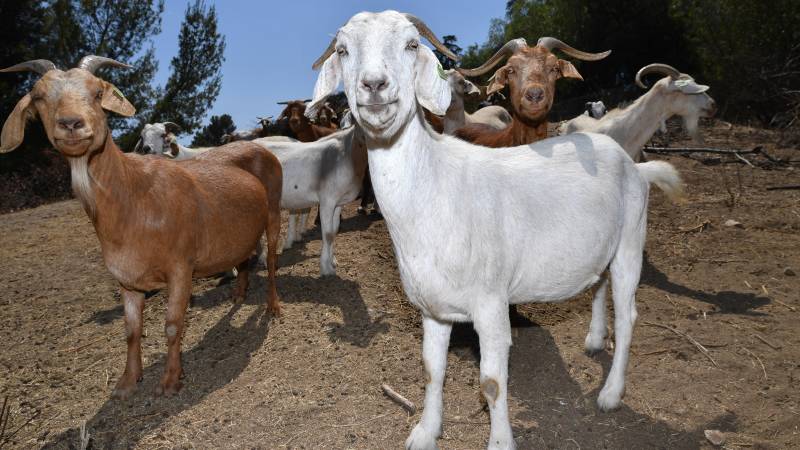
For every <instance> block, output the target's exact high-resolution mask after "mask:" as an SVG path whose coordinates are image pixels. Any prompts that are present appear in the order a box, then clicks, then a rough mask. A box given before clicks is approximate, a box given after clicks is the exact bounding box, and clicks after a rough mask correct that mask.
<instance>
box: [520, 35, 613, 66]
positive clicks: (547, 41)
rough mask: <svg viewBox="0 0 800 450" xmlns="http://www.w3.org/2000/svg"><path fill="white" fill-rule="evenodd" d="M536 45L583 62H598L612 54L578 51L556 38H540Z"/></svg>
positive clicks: (607, 52)
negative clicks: (558, 51) (560, 52)
mask: <svg viewBox="0 0 800 450" xmlns="http://www.w3.org/2000/svg"><path fill="white" fill-rule="evenodd" d="M536 45H540V46H542V47H544V48H546V49H548V50H550V51H552V50H561V51H562V52H564V53H566V54H567V55H569V56H572V57H573V58H577V59H581V60H583V61H598V60H600V59H603V58H605V57H606V56H608V55H610V54H611V50H606V51H604V52H602V53H586V52H582V51H580V50H578V49H575V48H572V47H570V46H569V45H567V44H565V43H563V42H561V41H560V40H558V39H556V38H554V37H543V38H539V42H537V43H536Z"/></svg>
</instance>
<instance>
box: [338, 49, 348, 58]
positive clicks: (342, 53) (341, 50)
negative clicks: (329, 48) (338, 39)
mask: <svg viewBox="0 0 800 450" xmlns="http://www.w3.org/2000/svg"><path fill="white" fill-rule="evenodd" d="M336 53H338V54H339V56H344V55H346V54H347V49H346V48H344V47H339V48H337V49H336Z"/></svg>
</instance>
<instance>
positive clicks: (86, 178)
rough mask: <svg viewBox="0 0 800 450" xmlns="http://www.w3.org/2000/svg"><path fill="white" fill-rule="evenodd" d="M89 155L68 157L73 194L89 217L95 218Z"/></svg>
mask: <svg viewBox="0 0 800 450" xmlns="http://www.w3.org/2000/svg"><path fill="white" fill-rule="evenodd" d="M89 156H90V154H89V153H84V154H83V155H81V156H76V157H72V156H67V162H68V163H69V166H70V169H71V181H72V192H73V193H74V194H75V197H76V198H77V199H78V200H79V201H80V202H81V205H83V209H84V210H85V211H86V214H88V215H89V217H91V218H94V217H95V201H94V191H92V174H91V173H90V172H89Z"/></svg>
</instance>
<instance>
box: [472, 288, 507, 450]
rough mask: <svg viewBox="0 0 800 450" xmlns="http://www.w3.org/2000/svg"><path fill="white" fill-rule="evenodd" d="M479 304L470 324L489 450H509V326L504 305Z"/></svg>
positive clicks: (493, 300) (496, 300) (499, 302)
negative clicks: (477, 349)
mask: <svg viewBox="0 0 800 450" xmlns="http://www.w3.org/2000/svg"><path fill="white" fill-rule="evenodd" d="M487 300H488V301H484V302H480V304H479V305H478V307H477V309H476V311H475V312H474V313H473V318H472V320H473V323H474V326H475V331H476V332H477V333H478V339H479V341H480V346H481V393H482V394H483V396H484V397H485V398H486V402H487V403H488V405H489V415H490V417H491V431H490V434H489V444H488V446H487V447H488V448H489V449H493V450H494V449H498V450H499V449H513V448H514V447H515V443H514V436H513V434H512V433H511V422H510V421H509V419H508V353H509V347H511V323H510V321H509V318H508V303H506V302H505V301H501V300H498V299H487Z"/></svg>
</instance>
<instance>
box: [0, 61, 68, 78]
mask: <svg viewBox="0 0 800 450" xmlns="http://www.w3.org/2000/svg"><path fill="white" fill-rule="evenodd" d="M55 68H56V65H55V64H53V63H52V62H51V61H49V60H47V59H32V60H30V61H25V62H23V63H19V64H15V65H13V66H11V67H6V68H5V69H3V70H0V72H26V71H31V72H36V73H38V74H39V75H44V74H46V73H47V72H49V71H51V70H54V69H55Z"/></svg>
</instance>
